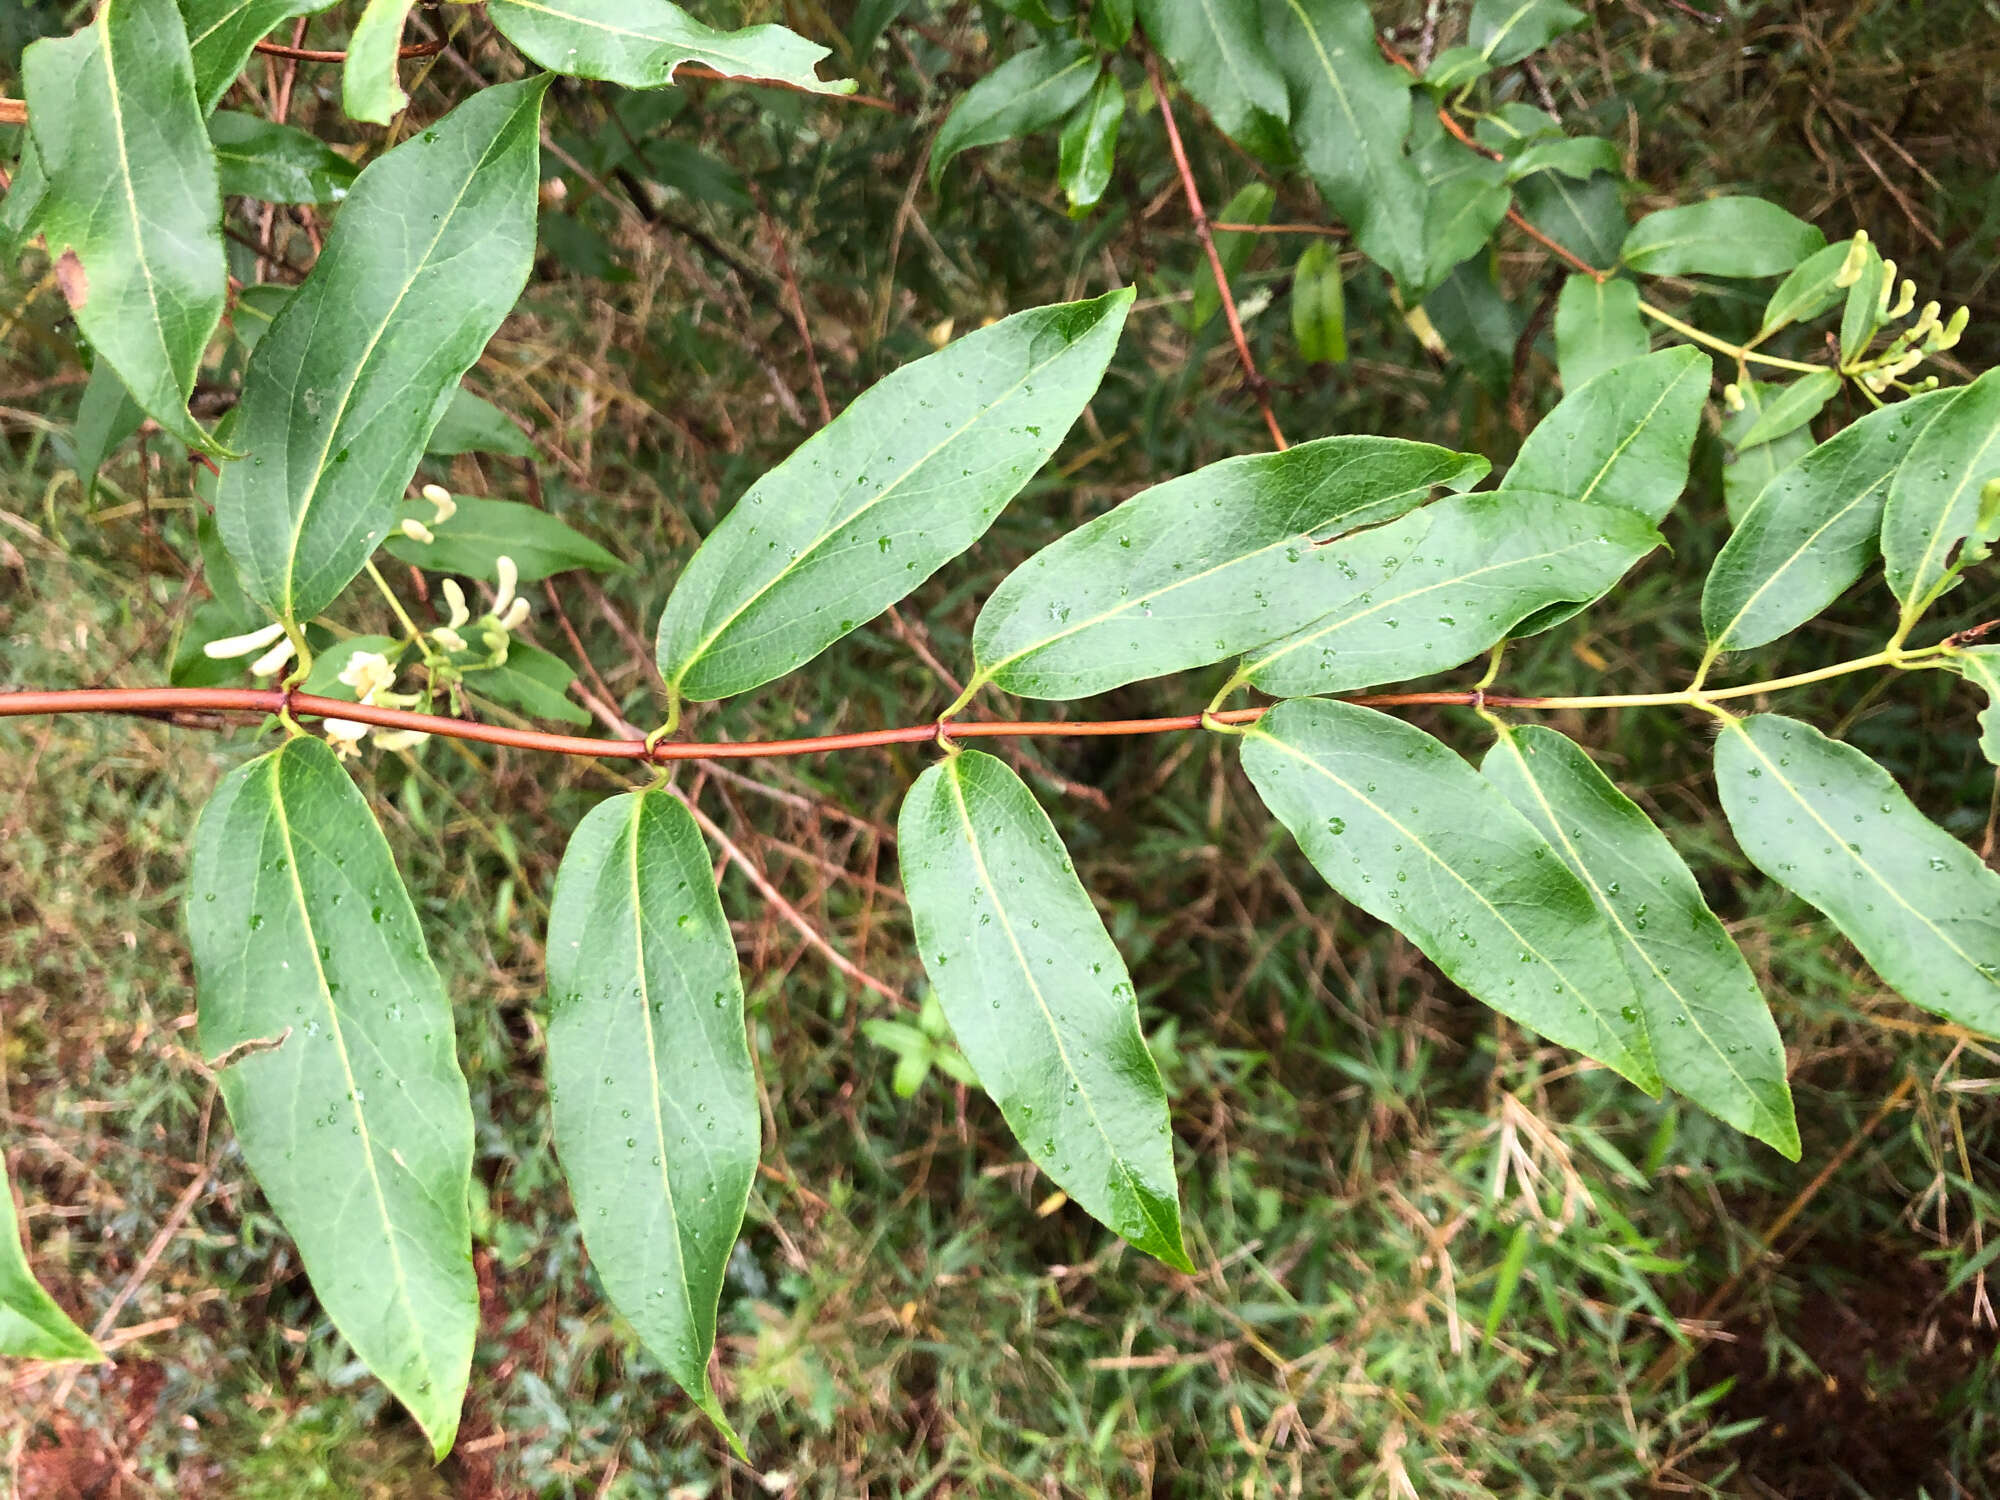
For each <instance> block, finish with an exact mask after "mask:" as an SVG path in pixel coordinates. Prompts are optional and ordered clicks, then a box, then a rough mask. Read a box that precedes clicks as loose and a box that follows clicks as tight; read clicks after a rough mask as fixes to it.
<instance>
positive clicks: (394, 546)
mask: <svg viewBox="0 0 2000 1500" xmlns="http://www.w3.org/2000/svg"><path fill="white" fill-rule="evenodd" d="M402 514H403V515H404V516H407V517H409V518H410V519H412V520H415V521H419V522H421V523H423V524H424V525H426V526H428V527H429V528H430V533H431V535H432V537H434V538H435V540H433V541H429V542H419V541H413V540H412V539H411V538H409V537H406V536H404V535H403V534H402V532H401V531H392V532H390V533H389V538H388V540H387V541H386V542H385V543H384V544H383V545H384V548H385V550H386V551H387V552H388V553H389V555H390V556H391V557H393V558H395V559H396V560H397V561H399V562H406V563H410V564H411V565H413V566H415V567H419V568H428V569H429V570H430V571H432V572H434V573H464V574H468V575H469V576H471V577H473V578H484V579H486V580H487V581H488V582H497V581H498V579H499V577H500V571H499V560H500V558H502V557H511V558H513V559H514V566H515V568H516V570H517V571H518V575H519V578H520V581H521V582H523V583H535V582H539V581H540V580H541V579H544V578H547V577H549V576H550V575H551V574H555V573H566V572H568V571H569V570H570V569H571V568H588V569H590V570H591V571H592V572H593V573H615V572H617V571H618V570H619V569H620V568H622V567H624V566H625V565H624V564H623V563H622V562H620V561H619V560H618V559H617V558H615V557H613V556H612V555H611V554H610V553H609V552H606V551H605V550H604V549H603V548H602V547H600V546H598V545H597V543H595V542H593V541H592V540H591V539H590V538H589V537H587V536H585V535H584V534H583V533H582V532H580V531H576V530H573V529H572V528H571V527H569V526H567V525H565V524H564V523H563V522H561V521H559V520H557V519H556V518H555V517H554V516H552V515H550V514H549V513H548V512H547V511H545V510H543V509H541V508H540V507H539V506H534V505H523V504H522V503H521V502H520V501H518V500H478V499H474V498H473V497H472V496H470V495H468V496H465V497H464V498H462V499H461V500H459V502H458V509H457V511H456V512H454V513H453V515H452V517H451V519H450V520H448V521H434V520H433V519H432V516H433V510H432V507H431V503H430V502H429V501H428V500H414V501H406V502H404V505H403V511H402ZM398 519H401V517H399V518H398Z"/></svg>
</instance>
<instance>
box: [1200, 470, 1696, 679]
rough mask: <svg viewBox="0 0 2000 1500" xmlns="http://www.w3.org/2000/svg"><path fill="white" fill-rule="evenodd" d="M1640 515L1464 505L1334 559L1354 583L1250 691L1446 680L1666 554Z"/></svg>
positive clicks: (1456, 502) (1261, 669) (1258, 664)
mask: <svg viewBox="0 0 2000 1500" xmlns="http://www.w3.org/2000/svg"><path fill="white" fill-rule="evenodd" d="M1659 541H1660V536H1659V533H1658V532H1657V531H1655V530H1654V529H1653V527H1652V524H1651V523H1650V522H1648V521H1647V520H1646V519H1645V518H1643V517H1641V516H1637V515H1634V514H1633V513H1632V512H1630V511H1624V510H1617V509H1613V508H1612V507H1610V506H1603V505H1589V504H1584V503H1581V502H1579V501H1575V500H1569V499H1565V498H1563V497H1562V496H1559V495H1540V494H1534V493H1531V492H1529V491H1525V490H1501V491H1498V492H1497V493H1484V494H1477V495H1457V496H1453V497H1452V498H1450V499H1448V500H1440V501H1438V502H1437V503H1436V504H1435V505H1431V506H1427V507H1426V508H1424V509H1423V510H1420V511H1416V512H1414V513H1413V514H1411V515H1407V516H1404V517H1403V518H1402V519H1401V520H1399V521H1393V522H1391V523H1390V524H1388V525H1386V526H1378V527H1376V528H1375V529H1374V530H1373V531H1368V532H1364V533H1362V534H1361V535H1360V536H1357V537H1353V538H1351V539H1349V540H1347V541H1343V542H1335V543H1333V544H1331V545H1330V546H1328V547H1327V548H1326V549H1325V551H1326V552H1327V553H1328V554H1329V560H1330V561H1331V563H1332V565H1333V569H1332V572H1331V573H1328V574H1326V575H1324V576H1329V577H1333V576H1338V577H1339V578H1340V579H1341V580H1342V582H1341V584H1340V587H1339V589H1338V591H1337V592H1336V591H1334V590H1331V589H1330V590H1329V591H1328V594H1327V596H1326V599H1325V603H1324V610H1325V612H1324V613H1323V614H1322V615H1321V616H1320V617H1319V618H1318V619H1317V620H1315V621H1314V622H1313V623H1312V624H1310V625H1307V626H1306V627H1304V628H1303V629H1301V630H1298V631H1296V632H1294V633H1293V634H1291V635H1289V636H1286V637H1284V638H1282V639H1280V640H1278V641H1276V642H1274V643H1272V644H1271V645H1268V646H1263V647H1259V648H1258V649H1256V650H1254V651H1252V652H1250V653H1249V654H1248V655H1246V656H1245V657H1244V659H1243V664H1242V666H1241V667H1239V668H1238V669H1237V675H1238V678H1239V679H1240V680H1244V681H1248V682H1249V683H1251V684H1252V685H1253V686H1255V687H1258V688H1261V689H1262V690H1263V691H1265V692H1267V693H1270V694H1272V695H1273V696H1275V697H1280V698H1300V697H1305V696H1307V695H1309V694H1313V693H1334V692H1341V691H1344V690H1346V689H1349V688H1362V687H1370V686H1373V685H1375V684H1377V683H1383V682H1397V681H1401V680H1402V679H1404V678H1407V677H1416V676H1420V675H1423V674H1425V673H1429V672H1436V671H1442V670H1443V669H1445V668H1446V667H1453V666H1456V665H1458V664H1459V663H1460V662H1462V661H1466V660H1469V659H1470V658H1472V657H1474V656H1476V655H1478V654H1479V653H1480V652H1481V651H1484V650H1485V649H1486V648H1487V647H1489V646H1491V645H1493V644H1494V643H1495V642H1496V641H1499V640H1501V639H1502V638H1503V637H1505V636H1506V635H1507V634H1508V632H1509V631H1511V630H1512V629H1513V628H1514V627H1515V626H1516V625H1517V624H1519V623H1520V622H1521V621H1522V620H1524V619H1527V618H1528V617H1529V616H1531V615H1534V614H1536V613H1537V612H1538V611H1541V610H1544V609H1546V608H1548V607H1549V606H1550V605H1553V604H1559V603H1560V604H1580V603H1585V602H1587V601H1589V600H1592V599H1595V598H1597V597H1598V596H1599V595H1600V594H1602V593H1603V592H1604V591H1605V590H1606V589H1608V588H1610V587H1611V586H1612V584H1614V583H1616V582H1617V581H1618V579H1619V578H1620V577H1621V576H1622V575H1623V574H1624V573H1625V571H1626V569H1628V568H1630V567H1631V566H1632V564H1633V563H1635V562H1637V561H1638V560H1639V559H1640V558H1641V557H1644V556H1645V555H1646V554H1647V553H1648V552H1650V551H1651V550H1652V549H1653V548H1654V547H1655V546H1657V545H1658V544H1659Z"/></svg>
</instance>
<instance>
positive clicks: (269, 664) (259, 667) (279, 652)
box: [250, 639, 292, 677]
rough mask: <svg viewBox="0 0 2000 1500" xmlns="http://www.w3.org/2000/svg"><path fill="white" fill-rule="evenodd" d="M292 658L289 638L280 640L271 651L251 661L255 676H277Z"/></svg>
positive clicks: (251, 668) (251, 669)
mask: <svg viewBox="0 0 2000 1500" xmlns="http://www.w3.org/2000/svg"><path fill="white" fill-rule="evenodd" d="M291 659H292V643H291V641H290V640H289V639H286V640H282V641H279V642H278V644H277V645H275V646H273V647H272V648H271V649H270V650H269V651H266V652H265V653H264V654H263V655H262V656H260V657H258V658H257V659H256V660H255V661H253V662H251V663H250V675H251V676H253V677H276V676H277V675H278V673H280V672H281V671H283V670H284V667H285V663H286V662H288V661H290V660H291Z"/></svg>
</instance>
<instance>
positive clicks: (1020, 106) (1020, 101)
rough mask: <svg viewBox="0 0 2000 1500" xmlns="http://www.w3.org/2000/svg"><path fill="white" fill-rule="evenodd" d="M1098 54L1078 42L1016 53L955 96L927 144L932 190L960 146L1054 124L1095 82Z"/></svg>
mask: <svg viewBox="0 0 2000 1500" xmlns="http://www.w3.org/2000/svg"><path fill="white" fill-rule="evenodd" d="M1097 74H1098V66H1097V55H1096V54H1095V53H1093V52H1092V51H1091V50H1090V48H1089V47H1087V46H1085V45H1084V44H1083V43H1082V42H1075V41H1057V42H1045V43H1043V44H1042V45H1041V46H1039V47H1030V48H1029V49H1028V50H1027V51H1026V52H1017V53H1015V54H1014V55H1013V56H1012V57H1010V58H1008V59H1007V61H1005V62H1004V63H1002V64H1000V66H999V67H997V68H995V69H994V70H993V71H992V72H991V73H988V74H987V75H986V76H985V77H984V78H982V79H980V80H979V82H977V83H975V84H974V85H973V86H972V87H971V88H969V89H967V90H966V91H965V93H964V94H963V95H961V96H960V97H959V101H958V103H956V104H954V105H953V106H952V108H951V113H950V114H949V115H946V116H945V121H944V125H943V126H942V127H941V128H940V129H939V130H938V133H937V139H936V140H935V141H933V142H932V144H931V191H932V192H936V191H937V188H938V184H939V183H940V182H942V181H943V180H944V169H945V168H946V167H948V166H950V165H951V161H952V158H953V157H955V156H957V155H958V154H959V153H960V152H961V151H970V150H972V149H973V148H974V147H976V146H996V145H998V144H999V143H1000V142H1002V141H1011V140H1016V139H1018V138H1019V137H1021V136H1024V135H1029V134H1032V133H1033V132H1035V131H1037V130H1041V129H1043V128H1045V127H1047V126H1050V125H1053V124H1055V123H1056V121H1058V120H1060V119H1061V118H1062V117H1063V116H1064V115H1066V114H1068V113H1069V112H1070V111H1071V110H1072V109H1074V108H1076V106H1077V105H1079V104H1081V103H1082V102H1083V100H1084V97H1085V96H1086V95H1087V94H1089V92H1090V90H1091V86H1092V85H1093V84H1094V83H1096V82H1097Z"/></svg>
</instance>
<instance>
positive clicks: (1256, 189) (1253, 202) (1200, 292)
mask: <svg viewBox="0 0 2000 1500" xmlns="http://www.w3.org/2000/svg"><path fill="white" fill-rule="evenodd" d="M1277 204H1278V195H1277V194H1276V193H1274V192H1273V191H1271V189H1270V187H1269V186H1268V185H1267V184H1265V183H1262V182H1253V183H1251V184H1250V185H1249V186H1248V187H1246V188H1244V189H1243V190H1242V191H1241V192H1239V193H1237V194H1235V195H1234V196H1233V197H1231V198H1230V200H1229V201H1228V202H1227V203H1225V204H1223V205H1222V208H1221V210H1220V212H1218V213H1217V214H1216V216H1215V217H1216V219H1217V220H1218V221H1219V222H1221V223H1224V224H1268V223H1270V222H1271V210H1272V209H1273V208H1275V207H1277ZM1260 238H1262V236H1260V235H1255V234H1248V233H1245V232H1242V231H1240V230H1228V229H1221V230H1217V231H1216V232H1215V235H1214V240H1215V255H1216V259H1218V260H1220V261H1221V262H1222V274H1223V275H1224V276H1225V277H1226V278H1228V280H1230V281H1231V282H1234V281H1235V280H1236V278H1237V277H1238V276H1239V275H1241V274H1242V271H1243V267H1244V266H1246V265H1247V264H1249V261H1250V256H1251V253H1252V252H1253V251H1254V250H1255V249H1256V248H1257V241H1258V240H1259V239H1260ZM1221 311H1222V293H1221V291H1219V290H1218V289H1217V287H1216V284H1215V271H1214V268H1213V267H1212V266H1210V265H1209V264H1208V259H1207V257H1206V256H1203V257H1201V258H1200V261H1199V263H1198V266H1197V269H1196V271H1195V273H1194V297H1193V299H1192V300H1191V301H1190V302H1189V303H1188V313H1187V325H1186V326H1187V327H1188V328H1190V329H1197V330H1198V329H1202V328H1206V327H1207V326H1208V324H1209V320H1210V319H1212V318H1213V317H1214V316H1215V315H1216V314H1217V313H1219V312H1221Z"/></svg>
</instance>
